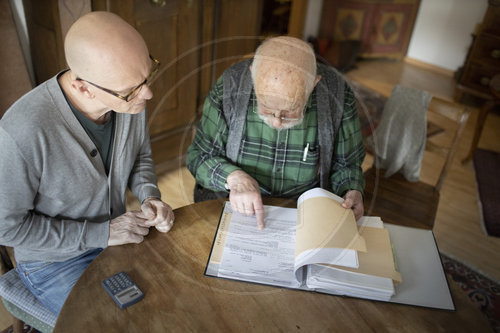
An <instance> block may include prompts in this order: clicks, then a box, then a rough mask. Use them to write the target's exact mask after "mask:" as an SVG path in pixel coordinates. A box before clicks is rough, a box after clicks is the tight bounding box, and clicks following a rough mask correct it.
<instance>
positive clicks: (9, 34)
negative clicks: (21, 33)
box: [0, 1, 31, 118]
mask: <svg viewBox="0 0 500 333" xmlns="http://www.w3.org/2000/svg"><path fill="white" fill-rule="evenodd" d="M0 36H1V40H2V48H0V63H1V64H2V66H1V67H0V68H1V69H0V87H2V89H0V118H1V117H2V115H3V114H4V112H5V111H6V110H7V109H8V108H9V107H10V106H11V105H12V103H14V102H15V101H16V100H17V99H18V98H19V97H21V96H22V95H24V94H25V93H27V92H28V91H29V90H30V89H31V83H30V79H29V76H28V71H27V69H26V64H25V61H24V57H23V53H22V50H21V44H20V43H19V39H18V37H17V32H16V26H15V24H14V20H13V17H12V11H11V8H10V4H9V1H0Z"/></svg>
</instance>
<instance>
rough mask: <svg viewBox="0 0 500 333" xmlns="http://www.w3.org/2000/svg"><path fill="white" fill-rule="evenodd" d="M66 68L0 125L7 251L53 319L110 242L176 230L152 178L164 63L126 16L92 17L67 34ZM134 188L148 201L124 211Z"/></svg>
mask: <svg viewBox="0 0 500 333" xmlns="http://www.w3.org/2000/svg"><path fill="white" fill-rule="evenodd" d="M64 48H65V54H66V60H67V63H68V65H69V70H65V71H62V72H61V73H59V74H57V75H56V76H55V77H53V78H52V79H50V80H48V81H46V82H44V83H42V84H41V85H39V86H38V87H36V88H35V89H33V90H32V91H31V92H29V93H28V94H26V95H25V96H23V97H22V98H21V99H20V100H19V101H17V102H16V103H15V104H14V105H13V106H12V107H11V108H10V109H9V110H8V111H7V112H6V113H5V115H4V117H3V118H2V120H1V121H0V184H2V185H1V187H0V244H3V245H7V246H12V247H14V251H15V256H16V261H17V263H18V266H17V270H18V271H19V275H20V276H21V278H22V280H23V281H24V282H25V284H26V285H27V286H28V288H29V289H30V290H31V291H32V292H33V294H35V296H36V297H37V298H38V299H39V300H40V301H41V302H42V303H43V304H45V305H46V306H47V308H49V309H50V310H51V311H53V312H54V313H55V314H58V313H59V311H60V310H61V307H62V305H63V303H64V301H65V299H66V297H67V295H68V293H69V291H70V290H71V288H72V287H73V285H74V284H75V282H76V280H77V279H78V278H79V276H80V275H81V273H82V272H83V270H84V269H85V268H86V267H87V266H88V264H89V263H90V262H91V261H92V260H93V259H94V258H95V257H96V256H97V255H98V254H99V253H100V252H101V251H102V249H103V248H105V247H107V246H112V245H120V244H127V243H140V242H142V240H143V239H144V237H145V236H146V235H147V234H148V231H149V227H151V226H155V227H156V228H157V229H158V230H160V231H162V232H167V231H169V229H170V228H171V227H172V224H173V220H174V215H173V212H172V209H171V208H170V206H168V205H167V204H165V203H164V202H162V201H161V199H160V196H161V195H160V192H159V190H158V186H157V180H156V176H155V173H154V167H153V161H152V158H151V148H150V142H149V135H148V132H147V124H146V112H145V110H144V108H145V106H146V101H147V100H149V99H150V98H151V97H152V96H153V94H152V92H151V90H150V89H149V87H148V84H149V82H150V80H151V78H152V76H153V75H155V73H156V72H157V71H158V66H159V62H158V61H157V60H155V59H154V58H153V57H151V56H150V55H149V52H148V49H147V46H146V44H145V42H144V40H143V39H142V37H141V36H140V35H139V33H138V32H137V31H136V30H134V29H133V28H132V27H131V26H130V25H128V24H127V23H126V22H125V21H123V20H122V19H120V18H119V17H118V16H116V15H114V14H110V13H106V12H93V13H90V14H87V15H85V16H83V17H81V18H80V19H79V20H77V21H76V22H75V23H74V25H73V26H72V27H71V28H70V30H69V31H68V34H67V36H66V39H65V45H64ZM127 187H129V188H130V190H131V191H132V192H133V193H134V195H135V196H136V197H137V198H138V199H139V201H140V202H141V203H142V205H141V211H130V212H126V207H125V193H126V189H127Z"/></svg>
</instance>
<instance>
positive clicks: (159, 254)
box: [54, 200, 491, 333]
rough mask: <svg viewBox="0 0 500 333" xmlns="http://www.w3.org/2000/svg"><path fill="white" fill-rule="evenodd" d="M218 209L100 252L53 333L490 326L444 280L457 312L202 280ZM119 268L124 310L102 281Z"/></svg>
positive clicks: (189, 209)
mask: <svg viewBox="0 0 500 333" xmlns="http://www.w3.org/2000/svg"><path fill="white" fill-rule="evenodd" d="M272 203H273V204H275V203H276V202H272ZM293 204H294V203H293ZM293 204H291V202H290V201H288V202H285V205H288V206H290V205H292V206H293ZM222 206H223V201H222V200H214V201H206V202H203V203H198V204H193V205H189V206H185V207H182V208H179V209H176V210H175V217H176V220H175V221H176V222H175V225H174V228H173V229H172V230H171V231H170V232H169V233H167V234H162V233H159V232H157V231H156V230H155V229H154V228H152V229H151V231H150V234H149V235H148V236H147V237H146V239H145V240H144V242H143V243H141V244H136V245H132V244H130V245H123V246H113V247H109V248H107V249H105V250H104V251H103V252H102V253H101V254H100V255H99V256H98V257H97V258H96V259H95V260H94V261H93V262H92V263H91V264H90V266H89V267H88V268H87V270H86V271H85V272H84V274H83V275H82V277H81V278H80V279H79V280H78V282H77V283H76V285H75V287H74V288H73V290H72V291H71V293H70V295H69V297H68V299H67V301H66V303H65V304H64V307H63V309H62V311H61V314H60V316H59V318H58V321H57V324H56V327H55V329H54V332H56V333H57V332H106V333H109V332H167V331H175V332H179V331H182V332H184V331H195V332H199V331H203V332H207V331H208V332H214V331H217V332H227V331H230V332H248V331H258V332H264V331H265V332H271V331H285V332H291V331H296V332H318V331H321V332H333V331H336V332H350V331H357V332H366V331H377V332H379V331H394V332H403V331H411V332H436V331H450V332H471V331H475V332H485V331H488V330H491V328H490V326H489V324H488V322H487V320H486V317H484V316H483V315H482V314H481V313H480V312H479V310H478V309H476V308H475V307H474V306H473V304H472V303H471V302H470V301H469V300H468V298H467V296H466V295H465V293H464V292H462V291H460V290H459V288H458V287H457V286H456V285H455V284H454V283H453V282H451V281H450V287H451V289H452V294H453V298H454V301H455V305H456V308H457V311H456V312H450V311H444V310H433V309H426V308H419V307H413V306H407V305H398V304H392V303H384V302H375V301H369V300H362V299H355V298H347V297H337V296H331V295H324V294H318V293H314V292H306V291H298V290H290V289H282V288H276V287H268V286H261V285H255V284H250V283H244V282H236V281H230V280H225V279H220V278H213V277H207V276H204V271H205V267H206V264H207V260H208V256H209V254H210V250H211V247H212V242H213V240H214V236H215V232H216V228H217V223H218V221H219V217H220V214H221V209H222ZM120 271H126V272H127V273H128V274H129V276H130V277H131V278H132V279H133V280H134V281H135V283H136V284H137V285H138V286H139V288H140V289H142V291H143V292H144V293H145V298H144V299H143V300H141V301H139V302H138V303H136V304H134V305H132V306H130V307H128V308H126V309H123V310H122V309H120V308H118V306H116V304H115V303H114V302H113V300H112V299H111V298H110V297H109V295H108V294H107V293H106V292H105V291H104V289H103V287H102V286H101V282H102V281H103V280H104V279H105V278H107V277H109V276H111V275H113V274H115V273H118V272H120Z"/></svg>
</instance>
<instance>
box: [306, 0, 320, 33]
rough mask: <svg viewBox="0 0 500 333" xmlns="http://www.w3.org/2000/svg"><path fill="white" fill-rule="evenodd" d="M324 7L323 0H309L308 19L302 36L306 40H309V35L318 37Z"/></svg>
mask: <svg viewBox="0 0 500 333" xmlns="http://www.w3.org/2000/svg"><path fill="white" fill-rule="evenodd" d="M322 8H323V0H309V1H308V3H307V14H306V20H305V23H304V32H303V33H302V38H303V39H304V40H307V38H309V37H318V33H319V24H320V23H321V9H322Z"/></svg>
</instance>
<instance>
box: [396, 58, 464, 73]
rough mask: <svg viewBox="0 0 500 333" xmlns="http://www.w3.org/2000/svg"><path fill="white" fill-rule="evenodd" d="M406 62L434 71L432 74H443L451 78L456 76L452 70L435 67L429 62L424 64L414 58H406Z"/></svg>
mask: <svg viewBox="0 0 500 333" xmlns="http://www.w3.org/2000/svg"><path fill="white" fill-rule="evenodd" d="M404 61H405V62H406V63H409V64H412V65H415V66H418V67H420V68H423V69H427V70H429V71H432V72H435V73H439V74H443V75H446V76H449V77H453V76H454V74H455V72H454V71H452V70H450V69H447V68H443V67H439V66H436V65H433V64H429V63H427V62H424V61H421V60H417V59H414V58H410V57H405V58H404Z"/></svg>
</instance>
